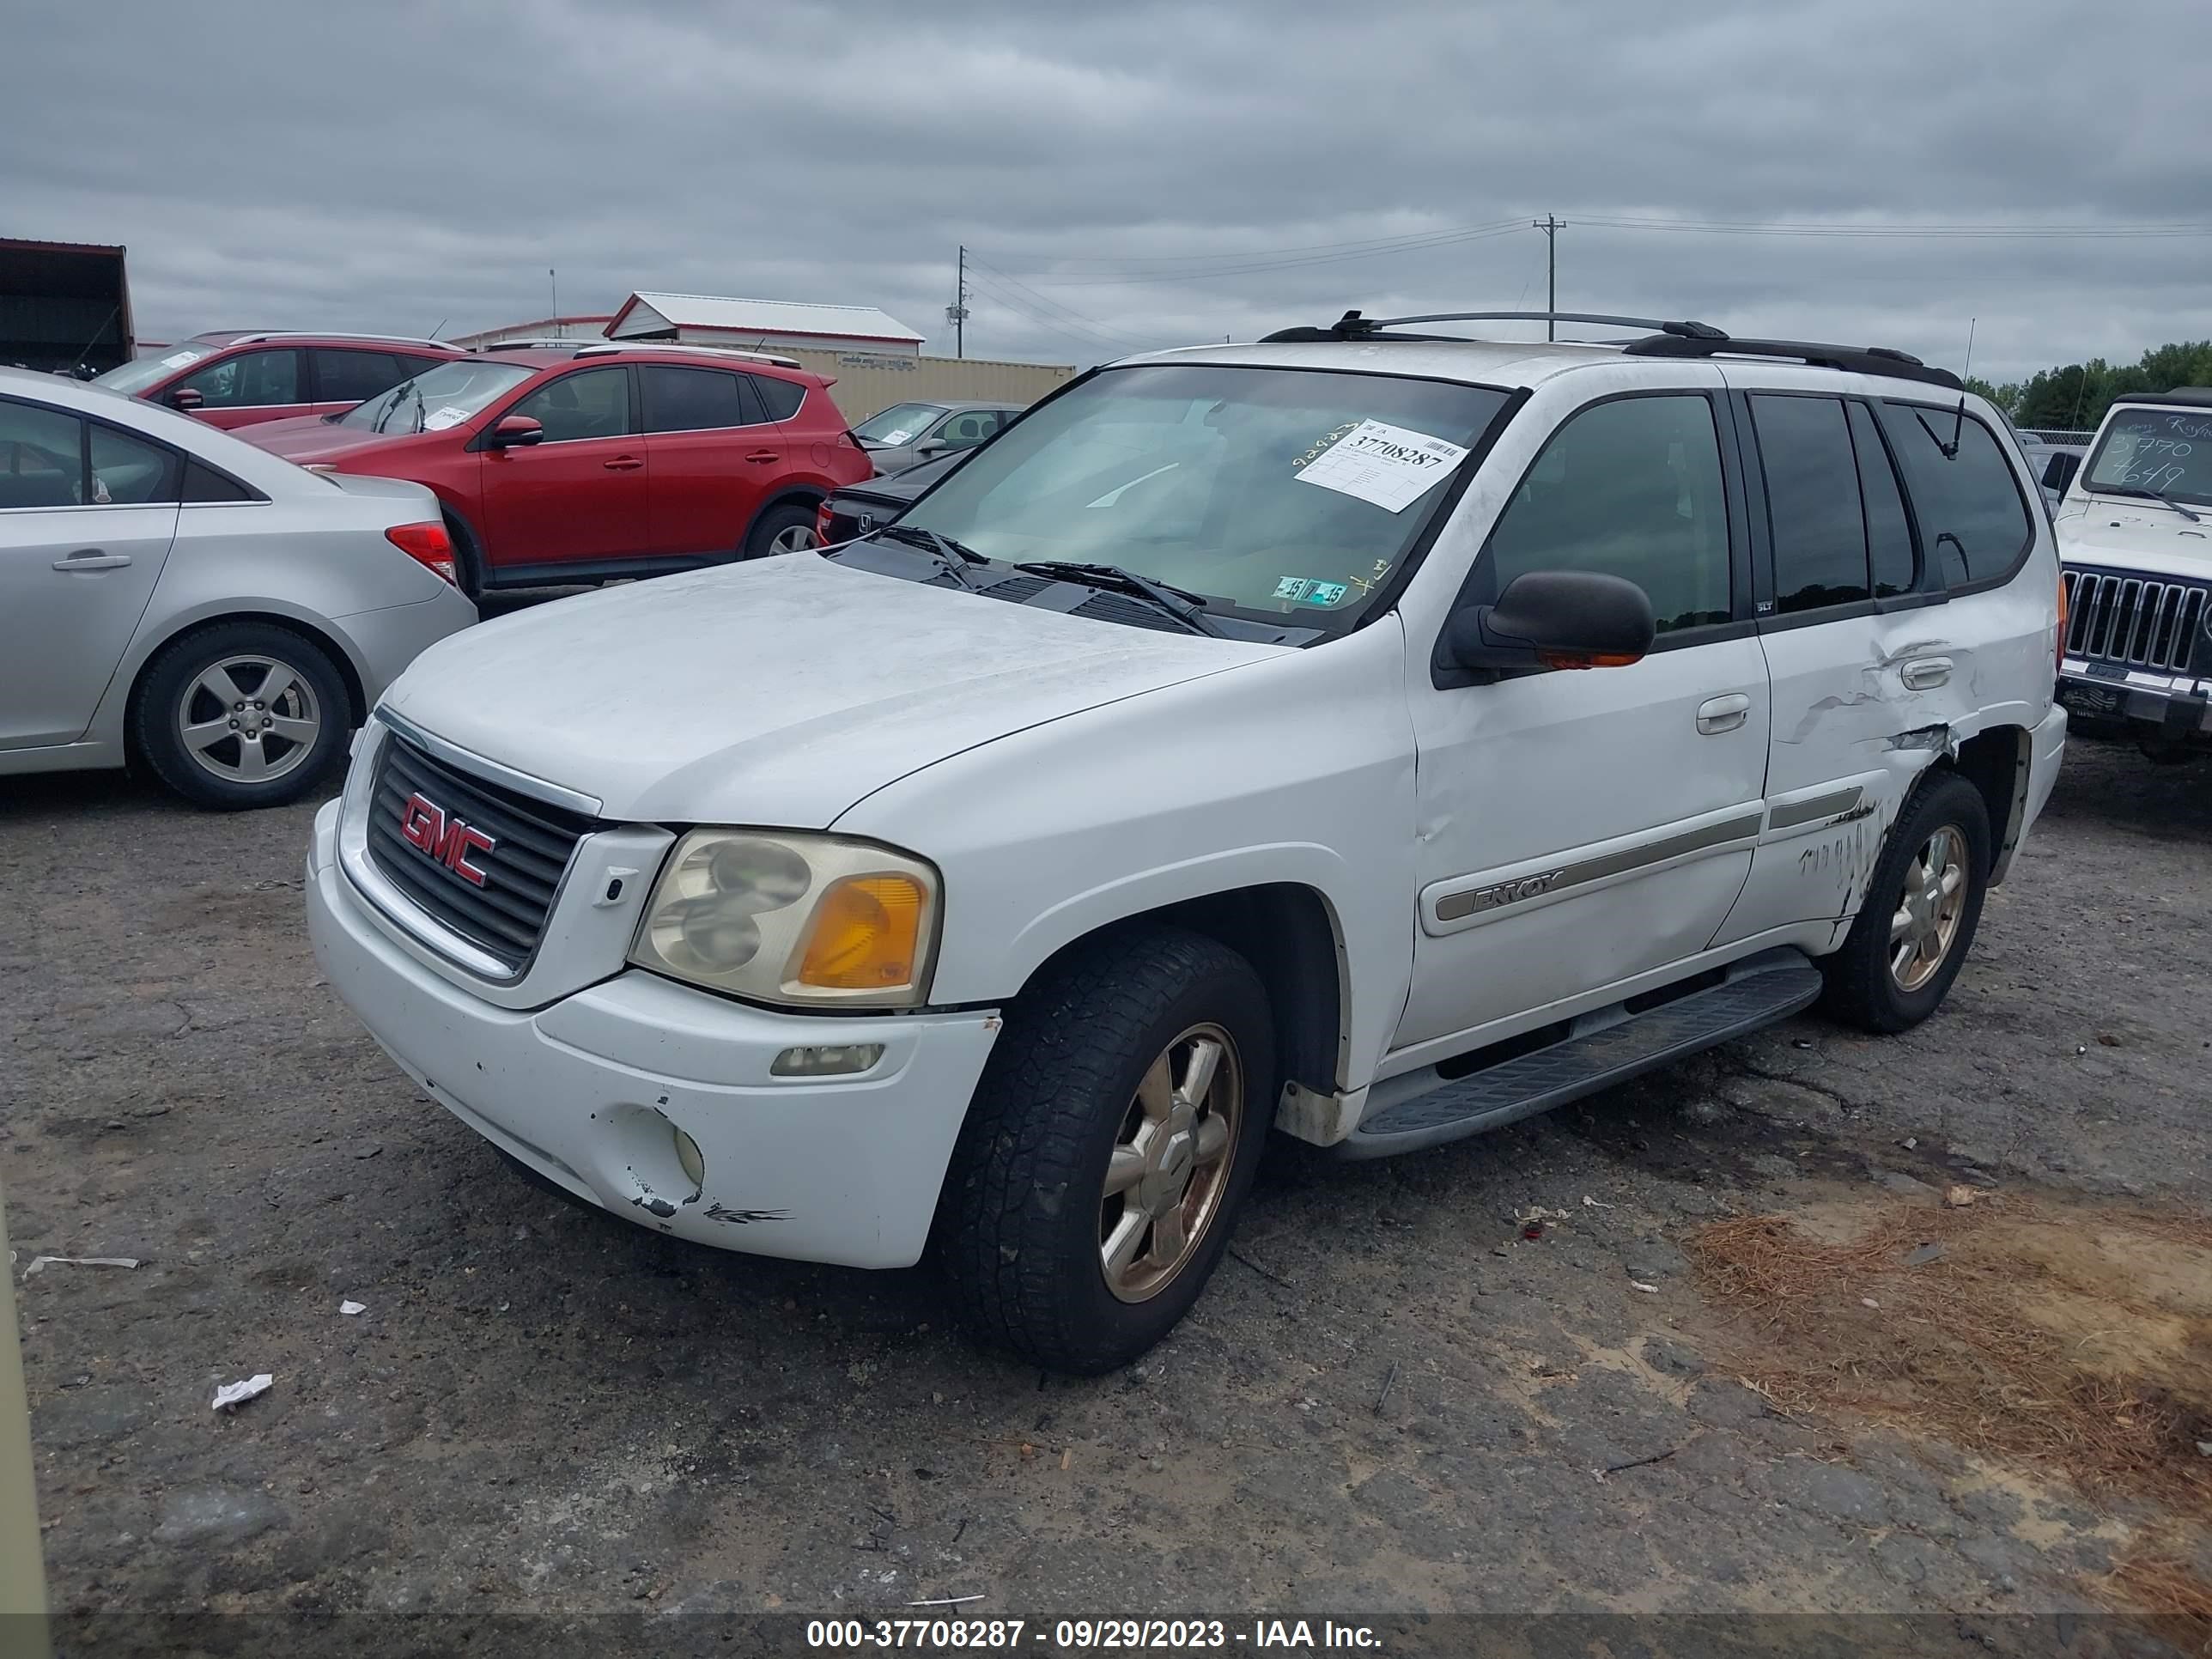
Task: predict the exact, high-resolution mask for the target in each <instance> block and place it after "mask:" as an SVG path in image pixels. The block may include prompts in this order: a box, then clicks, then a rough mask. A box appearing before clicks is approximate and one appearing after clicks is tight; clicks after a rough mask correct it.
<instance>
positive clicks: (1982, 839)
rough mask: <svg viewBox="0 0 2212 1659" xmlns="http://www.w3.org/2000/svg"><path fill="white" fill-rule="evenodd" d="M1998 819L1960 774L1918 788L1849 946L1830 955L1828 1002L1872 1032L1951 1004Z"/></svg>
mask: <svg viewBox="0 0 2212 1659" xmlns="http://www.w3.org/2000/svg"><path fill="white" fill-rule="evenodd" d="M1989 872H1990V820H1989V809H1988V808H1987V807H1986V806H1985V805H1984V804H1983V801H1982V794H1981V791H1980V790H1978V789H1977V788H1975V787H1974V786H1973V785H1972V784H1971V783H1969V782H1967V781H1966V780H1965V779H1964V778H1962V777H1960V776H1959V775H1957V774H1956V773H1954V772H1943V773H1940V774H1936V775H1933V776H1930V777H1929V778H1928V779H1927V780H1926V781H1923V783H1922V784H1921V785H1920V787H1918V788H1917V789H1916V790H1914V791H1913V793H1912V795H1911V799H1908V800H1907V801H1906V803H1905V811H1903V813H1901V814H1900V815H1899V817H1898V820H1897V823H1896V825H1895V826H1894V827H1893V829H1891V830H1890V832H1889V841H1888V843H1887V845H1886V846H1885V847H1884V848H1883V849H1882V855H1881V861H1880V862H1879V863H1877V864H1876V865H1875V872H1874V876H1873V878H1872V880H1871V881H1870V883H1869V885H1868V888H1867V896H1866V899H1865V902H1863V903H1862V904H1861V905H1860V906H1859V914H1858V920H1857V921H1855V922H1853V923H1852V924H1851V931H1850V934H1849V936H1848V937H1847V938H1846V939H1844V948H1843V949H1842V950H1840V951H1837V952H1836V953H1835V954H1834V955H1833V956H1831V957H1825V958H1823V959H1822V961H1821V963H1820V971H1821V973H1822V975H1824V976H1825V977H1826V980H1827V988H1826V993H1825V994H1824V995H1823V997H1822V1001H1821V1006H1822V1007H1823V1008H1824V1009H1826V1011H1827V1012H1829V1013H1831V1014H1832V1015H1834V1016H1835V1017H1836V1018H1838V1019H1840V1020H1843V1021H1844V1022H1845V1023H1847V1024H1852V1025H1857V1026H1859V1027H1861V1028H1862V1029H1863V1030H1869V1031H1881V1032H1893V1031H1902V1030H1907V1029H1909V1028H1910V1027H1911V1026H1915V1025H1917V1024H1919V1023H1920V1022H1921V1021H1922V1020H1923V1019H1925V1018H1928V1016H1929V1015H1930V1014H1932V1013H1934V1012H1936V1009H1937V1008H1938V1007H1939V1006H1942V1001H1943V998H1944V996H1945V995H1946V994H1948V992H1949V990H1950V988H1951V981H1953V980H1954V979H1956V978H1958V976H1959V969H1960V967H1962V966H1963V965H1964V964H1965V963H1966V951H1967V950H1968V949H1969V948H1970V947H1971V946H1972V944H1973V942H1974V929H1975V927H1977V926H1978V924H1979V922H1980V921H1981V916H1982V896H1983V893H1984V889H1985V885H1986V884H1987V882H1988V880H1989Z"/></svg>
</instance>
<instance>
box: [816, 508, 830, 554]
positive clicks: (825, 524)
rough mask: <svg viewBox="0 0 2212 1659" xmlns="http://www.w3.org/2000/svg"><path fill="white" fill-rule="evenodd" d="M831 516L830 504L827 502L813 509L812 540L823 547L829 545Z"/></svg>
mask: <svg viewBox="0 0 2212 1659" xmlns="http://www.w3.org/2000/svg"><path fill="white" fill-rule="evenodd" d="M832 516H833V515H832V513H830V511H829V502H827V501H824V502H823V503H822V505H821V506H819V507H816V508H815V509H814V539H815V540H816V541H817V542H820V543H821V544H823V546H824V547H827V546H828V545H829V521H830V520H831V518H832Z"/></svg>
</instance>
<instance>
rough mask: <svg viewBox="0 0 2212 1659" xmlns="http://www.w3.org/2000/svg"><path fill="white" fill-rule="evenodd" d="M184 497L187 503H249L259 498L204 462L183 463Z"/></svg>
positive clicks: (226, 474) (236, 481)
mask: <svg viewBox="0 0 2212 1659" xmlns="http://www.w3.org/2000/svg"><path fill="white" fill-rule="evenodd" d="M184 497H185V500H186V501H258V500H259V499H260V498H259V497H258V496H257V495H255V494H254V493H253V492H252V490H250V489H247V488H246V486H245V485H244V484H242V483H239V481H238V480H237V479H235V478H234V477H230V476H229V475H228V473H222V472H218V471H216V470H215V469H214V468H213V467H211V466H210V465H207V464H206V463H205V462H204V461H186V462H185V487H184Z"/></svg>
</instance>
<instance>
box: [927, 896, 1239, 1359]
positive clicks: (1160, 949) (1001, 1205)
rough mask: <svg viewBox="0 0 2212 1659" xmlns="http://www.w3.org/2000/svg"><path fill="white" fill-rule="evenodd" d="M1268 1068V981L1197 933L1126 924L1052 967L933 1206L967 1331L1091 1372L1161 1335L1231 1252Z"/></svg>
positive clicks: (1004, 1046)
mask: <svg viewBox="0 0 2212 1659" xmlns="http://www.w3.org/2000/svg"><path fill="white" fill-rule="evenodd" d="M1274 1073H1275V1053H1274V1035H1273V1022H1272V1018H1271V1017H1270V1015H1269V1012H1268V1008H1267V992H1266V991H1265V989H1264V988H1263V987H1261V983H1260V979H1259V975H1257V974H1255V972H1254V971H1253V970H1252V967H1251V964H1250V963H1247V962H1246V961H1245V960H1244V958H1243V957H1240V956H1238V955H1237V953H1236V952H1235V951H1231V950H1229V949H1228V948H1227V947H1226V946H1225V945H1220V944H1218V943H1217V942H1216V941H1214V940H1212V939H1207V938H1206V937H1205V936H1204V935H1202V934H1199V933H1190V932H1188V931H1186V930H1184V929H1182V928H1177V927H1135V928H1130V929H1127V930H1124V931H1121V932H1119V933H1112V934H1109V935H1106V936H1104V937H1103V938H1101V939H1097V940H1093V941H1091V942H1089V943H1086V944H1085V945H1079V946H1077V947H1075V948H1074V949H1073V950H1072V951H1069V952H1068V953H1067V954H1066V955H1065V956H1064V957H1061V958H1060V959H1059V960H1058V961H1056V962H1054V963H1052V964H1049V965H1048V967H1047V968H1046V969H1044V971H1043V972H1042V975H1040V977H1039V979H1038V981H1036V983H1035V984H1034V985H1033V986H1032V987H1030V989H1029V990H1027V991H1025V992H1024V994H1022V996H1021V998H1020V999H1019V1000H1018V1001H1017V1002H1016V1003H1015V1004H1014V1006H1012V1008H1010V1009H1009V1010H1008V1011H1007V1014H1006V1030H1005V1031H1004V1033H1003V1034H1002V1035H1001V1036H1000V1038H999V1042H998V1046H997V1048H995V1049H994V1051H993V1054H992V1055H991V1062H990V1065H989V1066H988V1067H987V1069H986V1071H985V1073H984V1076H983V1081H982V1084H981V1086H980V1087H979V1088H978V1089H977V1091H976V1096H975V1103H974V1105H973V1106H971V1107H970V1108H969V1114H968V1120H967V1121H966V1123H965V1124H964V1125H963V1127H962V1130H961V1135H960V1140H959V1144H958V1146H957V1148H956V1149H955V1151H954V1153H953V1158H952V1166H951V1170H950V1171H949V1173H948V1174H947V1176H946V1179H945V1194H944V1197H943V1199H942V1200H940V1203H939V1212H938V1225H937V1240H936V1247H937V1260H938V1263H939V1267H940V1269H941V1270H942V1271H943V1273H944V1274H945V1278H946V1280H947V1282H948V1286H949V1289H950V1291H951V1296H952V1298H953V1300H954V1303H955V1304H956V1305H957V1308H958V1309H959V1310H960V1312H961V1313H962V1315H963V1317H964V1318H965V1320H966V1322H967V1323H968V1324H969V1326H970V1327H971V1328H974V1329H975V1330H976V1331H978V1332H979V1333H981V1334H982V1335H984V1336H985V1337H986V1338H987V1339H988V1340H992V1341H994V1342H996V1343H997V1344H999V1345H1000V1346H1004V1347H1006V1348H1009V1349H1011V1350H1012V1351H1013V1352H1016V1353H1018V1354H1020V1355H1021V1356H1023V1357H1024V1358H1027V1359H1030V1360H1032V1361H1034V1362H1036V1364H1042V1365H1046V1366H1049V1367H1051V1368H1053V1369H1054V1370H1064V1371H1072V1372H1076V1373H1079V1374H1084V1375H1094V1374H1096V1373H1097V1372H1100V1371H1105V1370H1113V1369H1114V1368H1115V1367H1116V1366H1121V1365H1126V1364H1129V1363H1130V1362H1131V1361H1133V1360H1134V1359H1136V1358H1138V1357H1139V1356H1140V1355H1142V1354H1143V1353H1144V1352H1146V1350H1147V1349H1148V1348H1150V1347H1152V1345H1153V1344H1154V1343H1156V1342H1158V1340H1160V1339H1161V1338H1162V1337H1164V1336H1165V1335H1166V1334H1168V1332H1169V1331H1170V1330H1171V1329H1172V1328H1174V1326H1175V1325H1176V1322H1177V1321H1178V1320H1180V1319H1181V1318H1182V1316H1183V1315H1184V1314H1185V1313H1186V1312H1188V1310H1189V1309H1190V1306H1191V1304H1193V1303H1194V1302H1195V1301H1196V1300H1197V1299H1198V1296H1199V1292H1200V1291H1202V1290H1203V1289H1204V1288H1205V1287H1206V1280H1207V1279H1209V1278H1210V1277H1212V1273H1213V1270H1214V1267H1216V1266H1217V1265H1218V1263H1219V1261H1220V1260H1221V1255H1222V1252H1223V1251H1224V1250H1225V1249H1227V1248H1228V1244H1229V1235H1230V1232H1231V1229H1232V1228H1233V1226H1234V1225H1235V1220H1236V1214H1237V1209H1238V1208H1239V1206H1241V1205H1242V1204H1243V1199H1244V1194H1245V1193H1246V1192H1247V1191H1248V1190H1249V1188H1250V1186H1251V1183H1252V1175H1253V1171H1254V1169H1255V1166H1256V1165H1257V1164H1258V1163H1259V1158H1260V1152H1261V1147H1262V1146H1264V1145H1265V1143H1266V1140H1267V1128H1268V1125H1269V1123H1270V1122H1271V1121H1273V1115H1274V1114H1273V1103H1274V1092H1273V1091H1274V1086H1275V1084H1274Z"/></svg>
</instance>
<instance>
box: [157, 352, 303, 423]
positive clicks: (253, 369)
mask: <svg viewBox="0 0 2212 1659" xmlns="http://www.w3.org/2000/svg"><path fill="white" fill-rule="evenodd" d="M177 385H178V386H179V387H181V386H190V387H191V389H192V390H193V391H195V392H198V393H199V394H200V398H201V399H202V401H203V403H204V404H205V406H206V407H207V408H209V409H252V408H254V407H256V406H257V405H260V404H296V403H301V402H304V401H305V399H304V398H301V395H300V354H299V353H298V352H296V351H242V352H240V353H239V355H238V356H235V357H225V358H224V359H223V360H222V362H216V363H210V364H209V365H208V366H207V367H206V368H203V369H200V370H198V371H197V372H196V373H193V374H187V375H186V376H185V378H184V379H183V380H179V381H178V382H177Z"/></svg>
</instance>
